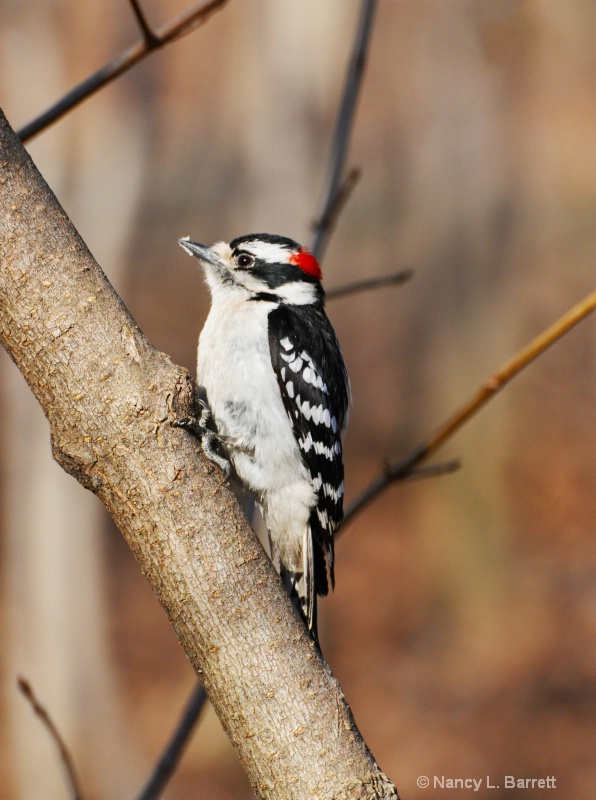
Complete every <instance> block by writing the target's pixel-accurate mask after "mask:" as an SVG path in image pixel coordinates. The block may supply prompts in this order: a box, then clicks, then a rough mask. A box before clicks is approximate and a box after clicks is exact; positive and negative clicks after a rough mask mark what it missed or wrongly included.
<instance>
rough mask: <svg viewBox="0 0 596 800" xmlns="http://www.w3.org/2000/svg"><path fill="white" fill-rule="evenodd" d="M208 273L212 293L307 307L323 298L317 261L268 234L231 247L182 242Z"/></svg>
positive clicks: (295, 245)
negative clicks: (237, 292) (236, 291)
mask: <svg viewBox="0 0 596 800" xmlns="http://www.w3.org/2000/svg"><path fill="white" fill-rule="evenodd" d="M179 244H180V245H181V247H183V248H184V249H185V250H186V252H187V253H189V254H190V255H192V256H196V257H197V258H198V259H199V261H201V263H202V266H203V268H204V270H205V275H206V278H207V283H208V284H209V287H210V289H211V292H212V293H215V292H217V291H218V290H219V289H225V288H226V287H229V288H233V287H236V288H241V289H243V290H245V292H246V293H247V299H258V300H268V299H271V301H272V302H284V303H289V304H291V305H306V304H308V303H314V302H317V301H320V300H322V299H323V296H324V294H323V288H322V286H321V277H322V276H321V268H320V266H319V262H318V261H317V259H316V258H315V257H314V256H313V255H312V254H311V253H309V252H308V250H305V249H304V248H303V247H301V246H300V245H299V244H298V243H297V242H295V241H293V239H287V238H286V237H284V236H274V235H272V234H269V233H251V234H248V235H247V236H240V237H238V238H237V239H234V240H233V241H231V242H230V243H229V244H227V243H226V242H217V243H216V244H213V245H210V246H208V245H204V244H198V243H197V242H192V241H191V240H190V239H189V238H184V239H180V240H179Z"/></svg>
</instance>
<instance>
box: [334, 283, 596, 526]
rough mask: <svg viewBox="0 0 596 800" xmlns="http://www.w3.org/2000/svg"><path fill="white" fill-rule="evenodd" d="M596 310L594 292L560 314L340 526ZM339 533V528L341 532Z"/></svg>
mask: <svg viewBox="0 0 596 800" xmlns="http://www.w3.org/2000/svg"><path fill="white" fill-rule="evenodd" d="M595 309H596V291H594V292H592V293H591V294H589V295H587V297H584V299H583V300H581V301H580V302H579V303H577V304H576V305H575V306H573V308H571V309H570V310H569V311H567V312H566V313H565V314H563V316H562V317H560V318H559V319H558V320H557V321H556V322H554V323H553V324H552V325H550V326H549V327H548V328H547V329H546V330H545V331H543V332H542V333H541V334H540V335H539V336H537V337H536V338H535V339H533V340H532V341H531V342H530V343H529V344H528V345H526V347H524V348H523V349H522V350H520V351H519V353H516V355H514V356H513V357H512V358H511V359H509V361H507V362H506V363H505V364H504V365H503V366H502V367H501V368H500V369H499V370H498V371H497V372H495V374H494V375H493V376H492V377H490V378H489V379H488V380H487V381H486V383H484V384H483V385H482V386H481V387H480V388H479V389H478V391H477V392H476V393H475V394H474V395H473V396H472V397H471V398H470V399H469V400H468V402H467V403H465V404H464V405H463V406H462V407H461V408H460V409H458V410H457V411H456V412H455V413H454V414H452V415H451V416H450V417H449V418H448V419H447V420H446V421H445V422H444V423H443V424H442V425H441V426H440V427H439V428H437V430H436V431H435V432H434V433H433V434H432V435H431V436H429V437H428V438H427V439H425V440H424V441H423V442H422V443H421V444H419V445H418V447H416V448H415V449H414V450H413V451H412V452H411V453H410V455H408V456H407V457H406V458H404V459H402V460H401V461H398V462H397V463H395V464H390V465H389V466H388V467H386V468H385V469H384V470H383V472H382V473H381V474H380V475H378V476H377V477H376V478H375V479H374V480H373V481H372V482H371V483H370V484H369V485H368V486H367V487H366V489H364V491H362V492H361V493H360V494H359V495H358V497H356V499H355V500H354V501H353V502H352V503H351V504H350V506H349V508H348V509H347V510H346V513H345V515H344V525H346V524H347V523H349V522H351V521H352V520H353V519H354V517H355V516H356V515H357V514H359V513H360V512H361V511H362V510H363V509H364V508H365V507H366V506H367V505H368V504H369V503H372V501H373V500H376V499H377V497H378V496H379V495H380V494H381V493H382V492H384V491H385V489H387V488H389V486H391V484H392V483H395V482H396V481H400V480H404V479H406V478H408V477H410V476H411V474H412V471H413V470H414V469H415V467H416V466H417V465H418V464H420V463H421V462H422V461H425V460H426V459H427V458H428V457H429V456H430V455H432V453H434V452H435V451H436V450H438V449H439V447H441V445H443V444H445V442H446V441H447V439H450V438H451V437H452V436H453V435H454V434H455V433H456V432H457V431H458V430H459V429H460V428H461V427H462V426H463V425H465V423H466V422H468V420H469V419H471V418H472V417H473V416H474V414H476V413H477V412H478V411H480V409H481V408H482V407H483V406H485V405H486V404H487V403H488V401H489V400H492V398H493V397H494V396H495V395H496V394H497V392H499V391H500V390H501V389H502V388H503V387H504V386H506V385H507V384H508V383H509V381H511V380H513V378H515V376H516V375H518V374H519V373H520V372H521V371H522V370H523V369H525V368H526V367H527V366H528V365H529V364H531V363H532V361H534V360H535V359H537V358H538V356H540V355H542V353H544V351H545V350H547V349H548V348H549V347H550V346H551V345H552V344H554V343H555V342H556V341H557V340H558V339H560V338H561V337H562V336H564V335H565V334H566V333H568V332H569V331H570V330H571V329H572V328H574V327H575V326H576V325H577V324H578V323H580V322H581V321H582V320H583V319H584V318H585V317H587V316H588V315H589V314H591V313H592V312H593V311H594V310H595ZM341 530H343V527H342V529H341Z"/></svg>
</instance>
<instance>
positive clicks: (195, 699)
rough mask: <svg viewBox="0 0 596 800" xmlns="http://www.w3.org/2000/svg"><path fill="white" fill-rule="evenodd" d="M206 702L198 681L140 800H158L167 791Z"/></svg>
mask: <svg viewBox="0 0 596 800" xmlns="http://www.w3.org/2000/svg"><path fill="white" fill-rule="evenodd" d="M206 702H207V692H206V691H205V689H204V687H203V684H202V683H201V682H200V681H197V682H196V683H195V685H194V686H193V689H192V692H191V694H190V697H189V698H188V701H187V703H186V706H185V707H184V711H183V712H182V716H181V717H180V719H179V721H178V722H177V724H176V727H175V729H174V733H173V734H172V736H171V738H170V741H169V742H168V743H167V745H166V747H165V749H164V751H163V753H162V754H161V756H160V758H159V761H158V762H157V764H156V766H155V769H154V770H153V773H152V775H151V777H150V778H149V780H148V781H147V784H146V785H145V787H144V789H143V790H142V792H141V794H140V795H139V797H138V800H157V798H158V797H160V796H161V793H162V792H163V790H164V789H165V787H166V784H167V782H168V781H169V780H170V778H171V777H172V775H173V774H174V772H175V770H176V767H177V766H178V762H179V761H180V759H181V758H182V754H183V753H184V750H185V748H186V745H187V744H188V742H189V739H190V735H191V733H192V732H193V729H194V726H195V725H196V723H197V721H198V719H199V717H200V715H201V711H202V710H203V708H204V707H205V703H206Z"/></svg>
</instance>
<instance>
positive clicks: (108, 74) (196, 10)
mask: <svg viewBox="0 0 596 800" xmlns="http://www.w3.org/2000/svg"><path fill="white" fill-rule="evenodd" d="M130 2H131V4H132V8H133V11H134V13H135V16H136V18H137V22H138V23H139V27H140V29H141V32H142V33H143V41H142V42H139V44H136V45H133V46H132V47H129V48H128V50H125V51H124V52H123V53H121V54H120V55H119V56H118V57H117V58H115V59H114V60H113V61H110V62H109V63H108V64H104V66H103V67H101V68H100V69H98V70H97V72H94V73H93V74H92V75H90V76H89V77H88V78H86V79H85V80H84V81H82V82H81V83H79V84H78V86H75V87H74V89H71V91H70V92H67V93H66V94H65V95H64V97H61V98H60V100H58V101H57V102H56V103H54V105H52V106H50V108H48V109H47V111H44V112H43V114H40V115H39V116H38V117H36V118H35V119H34V120H32V121H31V122H29V123H28V124H27V125H24V126H23V127H22V128H21V129H20V130H19V131H18V132H17V136H18V137H19V139H20V140H21V141H22V142H27V141H29V139H32V138H33V137H34V136H36V135H37V134H38V133H40V132H41V131H42V130H44V129H45V128H47V127H49V126H50V125H52V124H53V123H54V122H56V121H57V120H59V119H60V118H61V117H63V116H64V115H65V114H67V113H68V112H69V111H70V110H71V109H72V108H74V107H75V106H77V105H78V104H79V103H82V102H83V100H86V99H87V98H88V97H90V96H91V95H92V94H95V92H97V91H99V90H100V89H101V88H103V87H104V86H105V85H106V84H108V83H111V82H112V81H114V80H116V78H119V77H120V75H122V74H123V73H124V72H127V71H128V70H129V69H130V68H131V67H134V66H135V65H136V64H138V63H139V61H142V60H143V59H144V58H146V57H147V56H148V55H149V54H150V53H152V52H153V51H154V50H157V49H159V48H160V47H164V46H165V45H167V44H169V43H170V42H173V41H174V40H176V39H180V38H181V37H182V36H185V35H186V34H187V33H190V32H191V31H192V30H194V29H195V28H196V27H198V26H199V25H202V24H204V23H205V22H206V21H207V20H208V19H209V17H210V16H211V14H212V13H213V12H214V11H217V10H218V9H219V8H221V6H223V5H224V4H225V3H226V2H227V0H210V2H208V3H204V4H202V5H200V6H192V7H191V8H189V9H188V10H187V11H185V12H184V13H182V14H180V16H178V17H176V18H174V19H172V20H170V21H169V22H167V23H166V24H165V25H163V26H162V27H161V28H158V30H157V31H155V32H154V31H152V30H151V28H150V27H149V25H148V24H147V22H146V20H145V17H144V15H143V12H142V10H141V8H140V6H139V4H138V3H137V2H136V0H130Z"/></svg>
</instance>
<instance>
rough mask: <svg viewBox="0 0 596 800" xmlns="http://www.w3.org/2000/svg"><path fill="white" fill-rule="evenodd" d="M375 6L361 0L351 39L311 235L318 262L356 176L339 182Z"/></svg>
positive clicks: (370, 1) (367, 0)
mask: <svg viewBox="0 0 596 800" xmlns="http://www.w3.org/2000/svg"><path fill="white" fill-rule="evenodd" d="M376 6H377V0H362V6H361V9H360V19H359V22H358V29H357V31H356V37H355V39H354V46H353V48H352V55H351V57H350V63H349V66H348V72H347V75H346V80H345V87H344V94H343V97H342V101H341V105H340V109H339V114H338V116H337V123H336V128H335V135H334V137H333V146H332V149H331V162H330V167H329V178H328V184H327V191H326V192H325V200H324V203H323V209H322V211H321V214H320V216H319V218H318V219H317V221H316V222H315V223H314V226H313V227H314V235H313V242H312V245H311V250H312V252H313V255H314V256H315V257H316V258H318V259H319V260H322V258H323V254H324V253H325V249H326V247H327V243H328V241H329V236H330V235H331V232H332V230H333V226H334V225H335V222H336V220H337V216H338V214H339V212H340V210H341V208H342V207H343V205H344V203H345V201H346V199H347V198H348V196H349V194H350V192H351V191H352V189H353V187H354V184H355V183H356V180H357V179H358V176H359V173H358V171H357V170H352V172H351V173H350V174H349V175H348V178H347V179H346V181H342V174H343V171H344V165H345V162H346V156H347V153H348V145H349V143H350V135H351V133H352V125H353V123H354V114H355V111H356V102H357V100H358V94H359V92H360V86H361V84H362V76H363V75H364V67H365V65H366V53H367V50H368V44H369V41H370V34H371V31H372V23H373V18H374V14H375V10H376Z"/></svg>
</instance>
